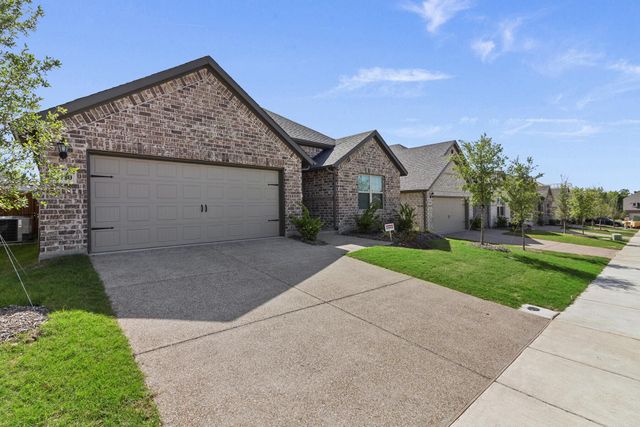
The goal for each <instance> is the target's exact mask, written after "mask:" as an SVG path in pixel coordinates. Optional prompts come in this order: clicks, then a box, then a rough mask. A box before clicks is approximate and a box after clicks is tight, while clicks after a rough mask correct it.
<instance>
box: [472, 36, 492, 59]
mask: <svg viewBox="0 0 640 427" xmlns="http://www.w3.org/2000/svg"><path fill="white" fill-rule="evenodd" d="M495 48H496V44H495V43H494V41H493V40H476V41H474V42H473V43H471V49H472V50H473V52H474V53H475V54H476V55H477V56H478V57H479V58H480V59H481V60H482V62H486V61H487V60H488V59H489V58H490V57H491V54H492V53H493V51H494V50H495Z"/></svg>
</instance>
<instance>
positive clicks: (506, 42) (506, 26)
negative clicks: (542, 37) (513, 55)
mask: <svg viewBox="0 0 640 427" xmlns="http://www.w3.org/2000/svg"><path fill="white" fill-rule="evenodd" d="M520 25H522V18H514V19H508V20H505V21H503V22H502V23H501V24H500V37H501V39H502V50H503V51H505V52H509V51H511V50H512V49H513V48H514V46H515V44H516V30H517V29H518V27H520Z"/></svg>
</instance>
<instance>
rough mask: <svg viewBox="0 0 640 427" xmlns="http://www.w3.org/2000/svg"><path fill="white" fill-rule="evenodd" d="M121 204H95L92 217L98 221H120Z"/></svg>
mask: <svg viewBox="0 0 640 427" xmlns="http://www.w3.org/2000/svg"><path fill="white" fill-rule="evenodd" d="M120 209H121V208H120V206H95V207H94V209H93V215H92V217H93V218H94V219H95V221H96V222H97V223H101V224H103V223H108V222H119V221H120Z"/></svg>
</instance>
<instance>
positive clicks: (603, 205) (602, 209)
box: [591, 187, 611, 230]
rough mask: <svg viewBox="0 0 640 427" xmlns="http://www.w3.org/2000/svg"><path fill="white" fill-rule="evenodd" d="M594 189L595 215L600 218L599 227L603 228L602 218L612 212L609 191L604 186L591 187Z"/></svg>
mask: <svg viewBox="0 0 640 427" xmlns="http://www.w3.org/2000/svg"><path fill="white" fill-rule="evenodd" d="M591 191H593V199H594V200H593V216H594V217H596V218H598V227H599V228H600V230H602V218H603V217H606V216H608V215H609V214H610V213H611V209H610V208H609V204H608V201H607V193H606V192H605V191H604V189H603V188H602V187H597V188H593V189H591Z"/></svg>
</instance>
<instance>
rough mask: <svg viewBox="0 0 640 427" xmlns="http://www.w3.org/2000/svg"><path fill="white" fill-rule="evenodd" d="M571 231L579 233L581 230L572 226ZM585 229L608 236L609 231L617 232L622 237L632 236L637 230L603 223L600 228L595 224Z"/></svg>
mask: <svg viewBox="0 0 640 427" xmlns="http://www.w3.org/2000/svg"><path fill="white" fill-rule="evenodd" d="M571 231H573V232H574V233H581V232H582V230H580V229H577V228H572V229H571ZM586 231H590V232H592V233H599V234H604V235H606V236H610V235H611V233H618V234H622V235H623V236H624V237H633V236H634V235H635V234H636V233H637V231H638V230H634V229H631V228H626V229H625V228H621V227H615V228H614V227H607V226H605V225H603V226H602V229H600V228H599V227H598V226H597V225H596V226H594V227H592V226H587V227H586Z"/></svg>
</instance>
